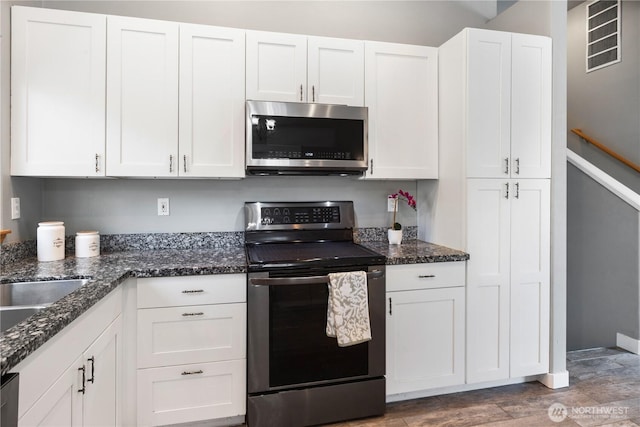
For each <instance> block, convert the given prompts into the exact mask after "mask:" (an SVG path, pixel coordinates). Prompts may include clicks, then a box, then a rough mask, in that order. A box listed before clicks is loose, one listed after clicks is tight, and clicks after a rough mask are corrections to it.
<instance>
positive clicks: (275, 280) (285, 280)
mask: <svg viewBox="0 0 640 427" xmlns="http://www.w3.org/2000/svg"><path fill="white" fill-rule="evenodd" d="M383 275H384V272H383V271H382V270H373V271H372V272H370V273H367V279H378V278H380V277H382V276H383ZM322 283H329V276H308V277H269V278H261V277H256V278H252V279H249V284H251V285H253V286H284V285H319V284H322Z"/></svg>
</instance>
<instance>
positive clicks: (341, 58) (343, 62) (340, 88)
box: [307, 37, 364, 107]
mask: <svg viewBox="0 0 640 427" xmlns="http://www.w3.org/2000/svg"><path fill="white" fill-rule="evenodd" d="M307 43H308V52H307V69H308V76H307V100H308V101H309V102H320V103H324V104H341V105H355V106H359V107H361V106H363V105H364V42H363V41H361V40H344V39H333V38H326V37H309V39H308V41H307Z"/></svg>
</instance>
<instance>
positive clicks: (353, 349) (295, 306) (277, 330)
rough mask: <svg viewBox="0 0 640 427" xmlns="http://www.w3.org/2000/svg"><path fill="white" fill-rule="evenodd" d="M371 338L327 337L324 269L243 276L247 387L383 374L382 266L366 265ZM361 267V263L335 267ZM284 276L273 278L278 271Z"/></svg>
mask: <svg viewBox="0 0 640 427" xmlns="http://www.w3.org/2000/svg"><path fill="white" fill-rule="evenodd" d="M364 269H366V270H367V272H368V279H367V286H368V294H369V317H370V323H371V337H372V339H371V340H370V341H367V342H364V343H361V344H357V345H353V346H348V347H339V346H338V344H337V341H336V339H335V338H330V337H327V335H326V330H325V327H326V322H327V301H328V287H327V278H326V274H328V273H329V272H335V271H336V270H332V271H322V272H319V271H313V272H309V273H308V274H299V273H298V274H296V276H295V277H291V276H290V275H287V274H277V273H273V272H272V273H251V274H249V279H248V282H249V283H248V293H247V313H248V323H247V327H248V343H247V358H248V361H247V370H248V372H247V381H248V383H247V386H248V392H249V393H250V394H251V393H263V392H268V391H277V390H286V389H290V388H296V387H302V386H305V387H308V386H314V385H322V384H330V383H338V382H348V381H356V380H361V379H368V378H374V377H382V376H384V373H385V312H384V311H385V277H384V275H385V269H384V266H369V267H365V268H364ZM349 270H363V268H362V267H359V268H351V269H342V270H340V271H349ZM283 275H284V276H285V277H277V276H283Z"/></svg>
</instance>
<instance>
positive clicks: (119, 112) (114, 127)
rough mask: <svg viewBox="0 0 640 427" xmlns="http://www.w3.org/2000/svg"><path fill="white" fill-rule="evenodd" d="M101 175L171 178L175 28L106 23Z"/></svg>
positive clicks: (119, 20) (118, 20)
mask: <svg viewBox="0 0 640 427" xmlns="http://www.w3.org/2000/svg"><path fill="white" fill-rule="evenodd" d="M107 40H108V44H107V175H110V176H158V177H168V176H177V173H178V24H177V23H174V22H163V21H153V20H148V19H137V18H124V17H117V16H109V17H108V18H107Z"/></svg>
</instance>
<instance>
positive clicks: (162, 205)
mask: <svg viewBox="0 0 640 427" xmlns="http://www.w3.org/2000/svg"><path fill="white" fill-rule="evenodd" d="M163 215H169V199H167V198H163V199H158V216H163Z"/></svg>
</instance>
